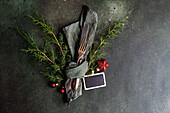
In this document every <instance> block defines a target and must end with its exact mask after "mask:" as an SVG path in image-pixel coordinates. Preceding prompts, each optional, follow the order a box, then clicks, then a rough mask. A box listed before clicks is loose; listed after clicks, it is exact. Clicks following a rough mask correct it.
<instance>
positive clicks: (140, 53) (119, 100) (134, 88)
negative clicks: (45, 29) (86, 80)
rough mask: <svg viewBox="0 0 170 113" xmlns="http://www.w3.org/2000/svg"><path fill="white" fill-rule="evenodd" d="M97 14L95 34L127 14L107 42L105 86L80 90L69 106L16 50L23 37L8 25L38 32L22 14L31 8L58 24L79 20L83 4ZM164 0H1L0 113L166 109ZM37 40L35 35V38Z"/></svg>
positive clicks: (169, 48)
mask: <svg viewBox="0 0 170 113" xmlns="http://www.w3.org/2000/svg"><path fill="white" fill-rule="evenodd" d="M84 4H85V5H88V6H89V7H91V8H92V9H93V10H95V11H96V12H97V13H98V16H99V25H98V29H97V31H98V32H97V34H96V38H97V37H99V35H100V33H101V32H105V31H106V28H107V27H108V26H109V25H110V24H111V21H113V20H115V19H119V18H121V17H123V16H126V15H128V14H129V13H130V14H131V16H130V17H129V22H128V24H127V28H126V29H125V30H123V32H122V34H121V35H119V37H117V38H116V39H114V40H112V41H111V42H112V46H110V47H108V48H107V50H106V51H108V55H107V56H106V57H105V59H106V60H107V62H108V63H109V65H110V66H109V68H108V69H107V71H106V81H107V87H105V88H100V89H95V90H90V91H83V95H82V96H81V97H80V98H78V99H77V100H76V101H74V102H72V103H71V105H70V106H69V107H67V106H66V104H65V103H64V101H63V96H62V95H61V94H59V93H58V92H57V91H56V89H52V88H50V87H49V86H48V85H47V82H48V81H47V80H46V79H45V78H44V77H43V76H42V75H41V74H40V73H39V71H40V70H41V69H43V66H42V65H41V63H39V62H38V61H36V60H34V59H33V57H31V56H30V55H28V54H26V53H24V52H22V51H20V49H21V48H25V47H26V45H25V41H24V40H23V39H21V38H18V36H17V33H16V32H15V31H14V30H11V28H14V27H19V28H22V29H23V30H24V31H27V32H28V33H30V34H32V35H35V36H37V34H38V33H39V29H37V28H35V26H34V24H32V23H31V21H30V19H29V18H27V17H26V15H27V14H32V11H33V10H36V11H38V12H39V13H41V14H43V15H44V16H45V17H46V20H47V21H48V23H49V24H53V25H55V27H56V33H57V32H58V31H60V30H61V29H62V27H64V26H66V25H68V24H70V23H72V22H75V21H77V20H78V18H79V15H80V12H81V8H82V5H84ZM169 6H170V1H169V0H161V1H160V0H149V1H148V0H93V1H92V0H1V1H0V7H1V8H0V15H1V17H0V34H1V37H0V38H1V40H0V112H1V113H169V112H170V32H169V30H170V13H169V11H170V7H169ZM36 41H37V43H40V42H39V41H40V39H39V38H36Z"/></svg>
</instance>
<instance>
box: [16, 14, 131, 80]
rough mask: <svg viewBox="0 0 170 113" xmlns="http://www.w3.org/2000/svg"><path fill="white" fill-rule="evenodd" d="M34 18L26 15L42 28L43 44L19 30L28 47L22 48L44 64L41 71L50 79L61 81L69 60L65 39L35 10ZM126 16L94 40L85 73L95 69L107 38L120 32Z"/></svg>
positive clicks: (69, 55) (102, 54)
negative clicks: (98, 41) (45, 70)
mask: <svg viewBox="0 0 170 113" xmlns="http://www.w3.org/2000/svg"><path fill="white" fill-rule="evenodd" d="M35 14H36V18H34V17H33V16H30V15H28V17H30V18H31V19H32V21H33V22H34V23H35V24H36V25H38V26H39V27H41V28H42V29H43V35H42V39H43V42H44V43H43V45H41V47H38V46H37V44H36V42H35V41H34V38H33V36H31V35H29V34H27V33H25V32H23V31H21V30H19V29H18V28H17V31H18V33H19V34H20V35H21V36H22V37H23V38H24V39H25V40H26V41H27V42H28V48H27V49H22V51H25V52H27V53H30V54H32V55H33V56H34V57H35V59H38V60H39V61H40V62H43V64H44V66H45V67H46V68H47V70H48V71H47V72H41V73H42V74H43V75H44V76H46V77H47V78H48V79H49V80H50V81H53V82H58V83H59V82H61V80H63V78H64V73H63V72H64V70H65V67H66V66H67V65H68V63H69V62H71V54H70V51H69V48H68V45H67V41H66V39H65V38H64V36H63V34H62V33H59V35H58V37H56V35H55V33H54V26H50V25H48V24H47V22H45V20H44V17H43V16H42V15H39V14H38V12H35ZM127 18H128V17H124V18H123V19H119V21H118V22H117V21H115V22H114V26H113V27H109V30H108V32H107V34H103V35H102V36H101V37H100V43H97V42H94V44H93V47H92V49H91V51H90V53H89V57H88V58H89V59H88V60H89V66H88V70H87V73H88V74H90V73H91V71H92V70H96V69H97V61H98V60H101V58H102V57H103V56H104V55H106V54H107V53H106V52H105V51H104V49H105V48H106V47H107V46H109V45H110V43H109V40H110V39H114V38H115V37H116V36H118V34H119V33H120V31H121V29H123V28H125V26H124V25H122V24H123V23H125V22H127Z"/></svg>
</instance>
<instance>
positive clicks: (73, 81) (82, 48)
mask: <svg viewBox="0 0 170 113" xmlns="http://www.w3.org/2000/svg"><path fill="white" fill-rule="evenodd" d="M88 30H89V24H85V25H84V27H83V30H82V34H81V39H80V46H79V50H78V60H77V63H78V64H81V62H82V60H83V58H84V54H85V52H86V48H87V43H88V41H87V35H88ZM79 82H80V79H79V78H75V79H69V81H68V82H67V84H66V90H70V89H71V88H72V86H73V88H74V89H75V90H77V88H78V86H79Z"/></svg>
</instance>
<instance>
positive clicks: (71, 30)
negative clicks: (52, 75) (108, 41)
mask: <svg viewBox="0 0 170 113" xmlns="http://www.w3.org/2000/svg"><path fill="white" fill-rule="evenodd" d="M97 23H98V16H97V13H96V12H95V11H92V10H91V9H90V8H89V7H87V6H83V10H82V13H81V17H80V20H79V21H77V22H75V23H73V24H71V25H68V26H66V27H65V28H63V31H64V33H65V36H66V38H67V42H68V46H69V49H70V52H71V56H72V61H75V60H77V59H76V58H77V56H76V55H77V54H78V53H76V52H77V50H78V47H77V45H78V44H79V40H80V38H81V31H82V29H83V27H84V25H85V24H88V25H89V33H88V37H87V38H88V44H87V49H86V52H85V54H84V61H83V62H82V63H81V64H77V63H76V62H70V64H69V65H68V67H67V68H66V70H65V74H66V76H67V81H66V84H67V82H68V81H69V79H73V78H83V77H84V76H85V74H86V71H87V69H88V62H87V55H88V53H89V51H90V49H91V46H92V44H93V40H94V36H95V32H96V28H97ZM66 94H67V100H68V102H71V101H72V100H75V99H76V98H78V97H79V96H81V95H82V82H81V81H80V84H79V87H78V89H77V90H74V89H73V88H71V89H70V90H66Z"/></svg>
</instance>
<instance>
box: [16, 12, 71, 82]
mask: <svg viewBox="0 0 170 113" xmlns="http://www.w3.org/2000/svg"><path fill="white" fill-rule="evenodd" d="M35 13H36V15H37V17H38V18H33V17H32V16H30V15H28V16H29V17H30V18H31V19H32V20H33V22H35V24H36V25H39V26H40V27H42V28H43V32H44V33H45V34H44V35H43V36H42V39H43V41H44V44H43V45H42V46H41V47H38V46H37V44H36V43H35V41H34V38H33V36H31V35H28V34H27V33H25V32H23V31H21V30H19V29H18V28H17V30H18V33H19V34H20V35H21V36H22V37H23V38H24V39H25V40H26V41H27V42H28V48H27V49H22V51H25V52H27V53H31V54H32V55H33V56H34V57H35V59H38V60H39V61H40V62H43V64H44V66H45V67H46V68H47V69H48V71H47V72H41V73H42V74H43V75H44V76H46V77H47V78H48V79H50V81H53V82H61V80H63V77H64V74H63V71H64V68H65V67H66V65H67V64H68V63H69V62H70V61H71V55H70V53H69V49H68V47H67V42H66V40H64V37H63V35H62V33H59V36H58V38H56V35H55V34H54V27H53V26H49V25H48V24H47V23H46V22H45V21H44V19H43V17H42V16H40V15H39V14H38V12H35Z"/></svg>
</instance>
